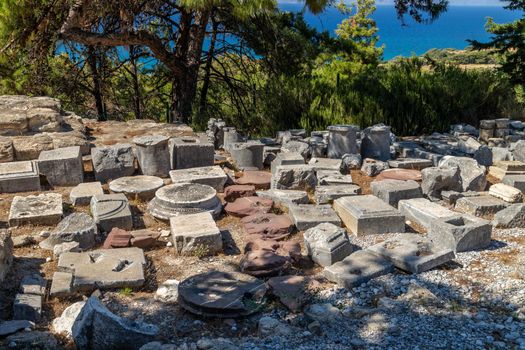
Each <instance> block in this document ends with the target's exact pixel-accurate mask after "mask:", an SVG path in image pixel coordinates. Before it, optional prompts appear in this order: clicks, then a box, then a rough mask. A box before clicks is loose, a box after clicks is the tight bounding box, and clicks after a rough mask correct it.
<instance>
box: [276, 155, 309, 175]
mask: <svg viewBox="0 0 525 350" xmlns="http://www.w3.org/2000/svg"><path fill="white" fill-rule="evenodd" d="M281 165H304V158H303V156H302V155H301V154H300V153H297V152H281V153H277V155H276V156H275V159H274V160H273V162H272V165H271V170H272V175H273V174H275V170H277V167H278V166H281Z"/></svg>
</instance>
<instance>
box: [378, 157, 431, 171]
mask: <svg viewBox="0 0 525 350" xmlns="http://www.w3.org/2000/svg"><path fill="white" fill-rule="evenodd" d="M388 165H389V166H390V167H391V168H399V169H415V170H422V169H425V168H428V167H431V166H433V165H434V163H433V162H432V161H431V160H429V159H419V158H397V159H393V160H389V161H388Z"/></svg>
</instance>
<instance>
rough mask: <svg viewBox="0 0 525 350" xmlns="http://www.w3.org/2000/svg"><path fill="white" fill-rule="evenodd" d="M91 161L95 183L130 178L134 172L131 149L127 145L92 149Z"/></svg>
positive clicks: (133, 159)
mask: <svg viewBox="0 0 525 350" xmlns="http://www.w3.org/2000/svg"><path fill="white" fill-rule="evenodd" d="M91 160H92V162H93V171H94V172H95V179H97V181H102V182H105V181H108V180H114V179H118V178H119V177H123V176H131V175H133V173H134V172H135V163H134V162H135V156H134V155H133V148H132V146H131V145H130V144H127V143H125V144H124V143H123V144H116V145H113V146H108V147H96V148H92V149H91Z"/></svg>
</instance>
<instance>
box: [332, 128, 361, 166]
mask: <svg viewBox="0 0 525 350" xmlns="http://www.w3.org/2000/svg"><path fill="white" fill-rule="evenodd" d="M358 130H359V128H358V127H357V126H354V125H330V126H329V127H328V132H329V136H328V157H329V158H334V159H341V158H342V157H343V155H345V154H347V153H349V154H351V153H357V152H358V150H357V142H356V140H357V131H358Z"/></svg>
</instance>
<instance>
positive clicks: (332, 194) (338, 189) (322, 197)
mask: <svg viewBox="0 0 525 350" xmlns="http://www.w3.org/2000/svg"><path fill="white" fill-rule="evenodd" d="M360 194H361V187H359V186H357V185H335V186H317V187H316V188H315V193H314V198H315V203H316V204H329V203H332V202H333V201H334V200H336V199H337V198H341V197H347V196H357V195H360Z"/></svg>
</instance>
